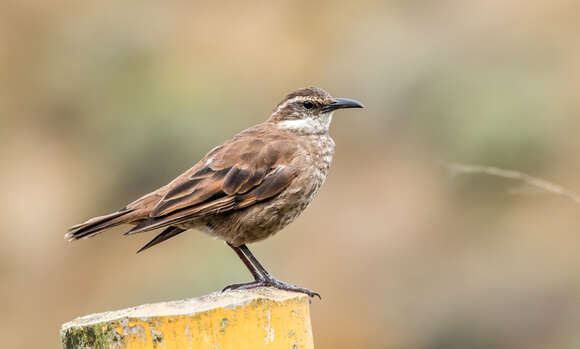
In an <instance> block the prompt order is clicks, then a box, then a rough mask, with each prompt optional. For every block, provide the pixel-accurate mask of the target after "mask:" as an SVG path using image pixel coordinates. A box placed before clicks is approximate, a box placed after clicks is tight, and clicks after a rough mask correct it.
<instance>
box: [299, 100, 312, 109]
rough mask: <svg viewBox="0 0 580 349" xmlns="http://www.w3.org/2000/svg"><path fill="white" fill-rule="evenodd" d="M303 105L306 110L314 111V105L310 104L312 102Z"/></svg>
mask: <svg viewBox="0 0 580 349" xmlns="http://www.w3.org/2000/svg"><path fill="white" fill-rule="evenodd" d="M302 105H303V106H304V108H306V109H312V108H314V104H312V102H310V101H305V102H304V103H303V104H302Z"/></svg>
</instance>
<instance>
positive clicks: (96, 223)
mask: <svg viewBox="0 0 580 349" xmlns="http://www.w3.org/2000/svg"><path fill="white" fill-rule="evenodd" d="M131 212H134V211H133V210H131V209H123V210H121V211H118V212H114V213H111V214H108V215H105V216H100V217H95V218H91V219H89V220H88V221H86V222H84V223H81V224H77V225H75V226H74V227H71V228H70V229H69V230H68V233H67V234H66V235H65V236H64V238H65V239H67V240H69V241H72V240H78V239H82V238H85V237H89V236H93V235H96V234H98V233H100V232H102V231H103V230H107V229H109V228H112V227H115V226H117V225H121V224H124V223H131V222H132V221H133V220H134V217H132V216H133V215H129V213H131Z"/></svg>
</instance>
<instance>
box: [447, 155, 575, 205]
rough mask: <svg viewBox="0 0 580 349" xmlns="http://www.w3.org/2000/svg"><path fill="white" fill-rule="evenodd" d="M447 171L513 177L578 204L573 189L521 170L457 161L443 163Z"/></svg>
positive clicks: (453, 173) (455, 173)
mask: <svg viewBox="0 0 580 349" xmlns="http://www.w3.org/2000/svg"><path fill="white" fill-rule="evenodd" d="M443 166H445V167H446V168H447V169H448V170H449V172H450V173H451V174H452V175H454V176H456V175H460V174H472V173H476V174H486V175H490V176H496V177H502V178H508V179H515V180H519V181H522V182H524V183H525V184H527V185H529V186H532V187H534V188H538V189H541V190H543V191H545V192H548V193H551V194H556V195H562V196H565V197H567V198H568V199H570V200H572V201H574V202H576V203H577V204H580V195H579V194H578V193H576V192H574V191H573V190H570V189H568V188H566V187H563V186H561V185H558V184H555V183H552V182H549V181H547V180H544V179H541V178H537V177H534V176H530V175H528V174H525V173H523V172H519V171H514V170H507V169H503V168H499V167H493V166H480V165H471V164H458V163H443Z"/></svg>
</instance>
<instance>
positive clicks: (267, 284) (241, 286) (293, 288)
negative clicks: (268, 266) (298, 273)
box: [222, 278, 322, 299]
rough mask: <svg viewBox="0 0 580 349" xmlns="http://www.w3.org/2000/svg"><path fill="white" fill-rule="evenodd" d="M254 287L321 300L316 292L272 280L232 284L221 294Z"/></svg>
mask: <svg viewBox="0 0 580 349" xmlns="http://www.w3.org/2000/svg"><path fill="white" fill-rule="evenodd" d="M256 287H273V288H277V289H279V290H285V291H290V292H299V293H304V294H307V295H308V296H309V297H311V298H314V297H318V299H322V297H320V294H319V293H318V292H314V291H311V290H309V289H307V288H303V287H298V286H295V285H292V284H288V283H285V282H282V281H278V280H276V279H274V278H272V279H265V280H256V281H252V282H246V283H242V284H233V285H229V286H226V287H225V288H224V289H223V290H222V292H226V291H230V290H248V289H252V288H256Z"/></svg>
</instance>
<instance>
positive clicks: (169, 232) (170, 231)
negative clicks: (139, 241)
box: [137, 227, 185, 253]
mask: <svg viewBox="0 0 580 349" xmlns="http://www.w3.org/2000/svg"><path fill="white" fill-rule="evenodd" d="M184 231H185V229H181V228H178V227H169V228H167V229H164V230H163V231H162V232H161V233H159V235H157V236H156V237H154V238H153V240H151V241H149V242H148V243H147V245H145V246H143V247H141V248H140V249H139V251H137V253H139V252H141V251H145V250H146V249H148V248H150V247H153V246H155V245H157V244H158V243H160V242H163V241H165V240H167V239H170V238H172V237H174V236H175V235H178V234H181V233H183V232H184Z"/></svg>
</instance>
